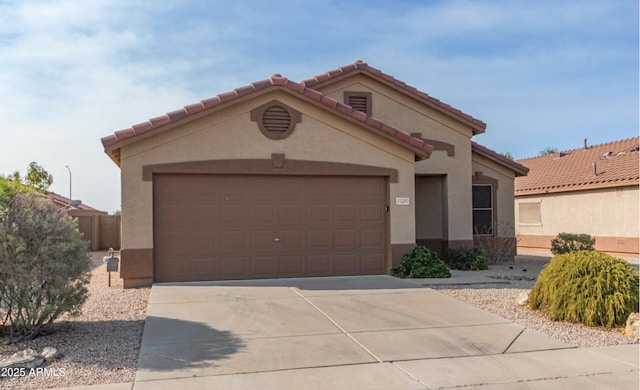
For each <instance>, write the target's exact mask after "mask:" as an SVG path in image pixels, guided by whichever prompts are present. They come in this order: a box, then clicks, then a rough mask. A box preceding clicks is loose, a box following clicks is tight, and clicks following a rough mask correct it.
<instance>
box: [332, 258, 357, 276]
mask: <svg viewBox="0 0 640 390" xmlns="http://www.w3.org/2000/svg"><path fill="white" fill-rule="evenodd" d="M333 260H334V265H333V266H334V270H335V272H336V273H339V274H341V275H357V274H358V272H359V267H358V254H357V253H344V254H343V253H340V254H337V255H335V256H334V259H333Z"/></svg>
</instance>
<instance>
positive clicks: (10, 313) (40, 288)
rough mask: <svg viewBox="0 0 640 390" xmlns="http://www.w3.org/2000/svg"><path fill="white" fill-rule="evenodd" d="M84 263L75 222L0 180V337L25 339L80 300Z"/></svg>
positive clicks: (83, 247)
mask: <svg viewBox="0 0 640 390" xmlns="http://www.w3.org/2000/svg"><path fill="white" fill-rule="evenodd" d="M90 264H91V263H90V259H89V256H88V245H87V242H86V241H84V240H83V238H82V235H81V233H80V232H79V231H78V227H77V222H75V221H74V220H73V219H72V218H71V217H69V216H67V215H66V214H64V213H63V212H62V211H60V210H58V209H57V208H56V207H55V205H53V203H52V202H51V201H50V200H49V199H47V198H46V197H43V196H42V195H40V194H38V193H37V192H35V191H33V190H32V189H29V188H26V187H25V186H24V185H22V184H20V183H15V182H12V181H11V180H7V179H5V178H0V281H2V283H0V336H8V339H7V340H6V342H9V343H13V342H18V341H20V340H30V339H33V338H35V337H37V336H38V335H40V334H43V333H44V332H46V330H47V329H48V328H49V327H50V325H51V324H52V323H53V321H54V320H55V319H57V318H58V317H60V315H62V314H63V313H69V314H71V315H77V314H79V313H80V309H81V306H82V304H83V303H84V302H85V301H86V299H87V296H88V290H87V288H86V285H87V283H88V282H89V271H90Z"/></svg>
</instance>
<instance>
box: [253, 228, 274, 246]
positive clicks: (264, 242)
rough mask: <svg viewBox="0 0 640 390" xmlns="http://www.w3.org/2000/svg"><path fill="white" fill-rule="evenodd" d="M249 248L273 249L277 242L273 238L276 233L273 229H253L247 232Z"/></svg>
mask: <svg viewBox="0 0 640 390" xmlns="http://www.w3.org/2000/svg"><path fill="white" fill-rule="evenodd" d="M249 237H250V242H249V248H252V249H255V250H264V249H268V250H273V249H275V248H276V244H277V243H278V242H277V241H276V240H275V239H276V238H277V233H276V232H275V231H273V230H254V231H251V232H250V233H249Z"/></svg>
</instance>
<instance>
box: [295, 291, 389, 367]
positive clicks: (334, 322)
mask: <svg viewBox="0 0 640 390" xmlns="http://www.w3.org/2000/svg"><path fill="white" fill-rule="evenodd" d="M291 289H292V290H293V291H294V292H295V293H296V294H298V295H300V296H301V297H302V299H304V300H305V301H307V303H308V304H310V305H311V307H313V308H314V309H316V310H317V311H318V312H319V313H320V314H322V315H323V316H324V317H325V318H326V319H327V320H329V321H330V322H331V323H332V324H333V325H335V326H336V327H337V328H338V329H340V331H341V332H342V333H343V334H344V335H345V336H347V337H348V338H349V339H350V340H351V341H352V342H354V343H355V344H356V345H357V346H359V347H360V348H362V349H363V350H364V351H365V352H366V353H367V354H369V356H371V357H372V358H374V359H375V360H377V361H378V363H382V362H383V360H382V359H380V358H379V357H378V356H376V355H375V354H374V353H373V352H372V351H370V350H369V349H368V348H367V347H365V346H364V345H362V343H360V342H359V341H358V340H356V339H355V338H353V336H351V335H350V334H349V332H347V331H346V330H345V329H344V328H342V327H341V326H340V325H339V324H338V323H337V322H336V321H334V320H333V318H331V317H329V315H328V314H327V313H325V312H324V311H322V310H321V309H320V308H319V307H318V306H316V305H314V304H313V302H311V301H310V300H309V299H308V298H307V297H305V296H304V295H302V294H301V293H300V292H299V291H298V289H297V288H295V287H291Z"/></svg>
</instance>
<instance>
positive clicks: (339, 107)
mask: <svg viewBox="0 0 640 390" xmlns="http://www.w3.org/2000/svg"><path fill="white" fill-rule="evenodd" d="M276 88H280V89H282V90H284V91H286V92H289V93H293V94H297V95H298V96H301V97H303V98H304V99H306V100H307V101H311V102H314V103H317V104H320V105H321V106H324V107H325V108H326V109H329V110H333V111H334V112H336V113H337V114H338V115H342V116H344V117H347V118H348V119H350V120H352V121H355V122H357V123H360V124H361V125H362V126H365V127H368V128H369V129H371V130H373V131H375V132H377V133H379V134H380V135H382V136H384V137H387V138H389V139H391V140H393V141H395V142H397V143H399V144H401V145H403V146H405V147H407V148H408V149H410V150H412V151H414V153H416V156H418V157H420V159H423V158H426V157H428V156H429V155H430V154H431V152H432V150H433V147H432V146H431V145H429V144H427V143H425V142H424V141H423V140H421V139H419V138H416V137H412V136H411V135H409V134H407V133H405V132H402V131H400V130H397V129H395V128H393V127H391V126H388V125H386V124H384V123H382V122H381V121H379V120H377V119H375V118H372V117H370V116H367V115H366V114H364V113H363V112H360V111H357V110H354V109H353V108H351V107H350V106H348V105H346V104H342V103H340V102H338V101H337V100H335V99H333V98H330V97H328V96H325V95H323V94H321V93H320V92H318V91H315V90H313V89H311V88H307V87H305V86H304V85H302V84H300V83H296V82H293V81H290V80H288V79H287V78H286V77H282V76H281V75H277V74H276V75H273V76H271V77H270V78H269V79H266V80H262V81H258V82H255V83H252V84H250V85H247V86H244V87H241V88H237V89H235V90H233V91H231V92H227V93H223V94H220V95H217V96H216V97H213V98H211V99H206V100H202V101H200V102H198V103H195V104H191V105H188V106H185V107H184V108H182V109H179V110H176V111H172V112H170V113H168V114H166V115H163V116H160V117H157V118H153V119H150V120H149V121H147V122H144V123H140V124H137V125H134V126H132V127H131V128H128V129H125V130H121V131H117V132H115V133H114V134H113V135H110V136H107V137H104V138H102V145H103V146H104V148H105V151H106V152H107V154H109V156H110V157H111V159H113V160H114V161H115V162H116V164H118V165H120V152H119V149H120V147H121V146H124V145H127V144H129V143H131V142H135V141H137V140H140V139H142V138H144V137H147V136H152V135H155V134H158V133H160V132H162V131H165V130H168V129H170V128H173V127H174V126H175V125H178V124H182V123H185V121H187V120H190V119H195V118H198V117H200V115H198V114H201V113H205V112H211V111H213V110H216V109H220V108H223V107H227V106H229V105H231V104H234V103H236V102H239V101H241V99H243V98H246V97H247V96H251V95H256V94H258V93H266V92H268V91H270V90H273V89H276Z"/></svg>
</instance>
